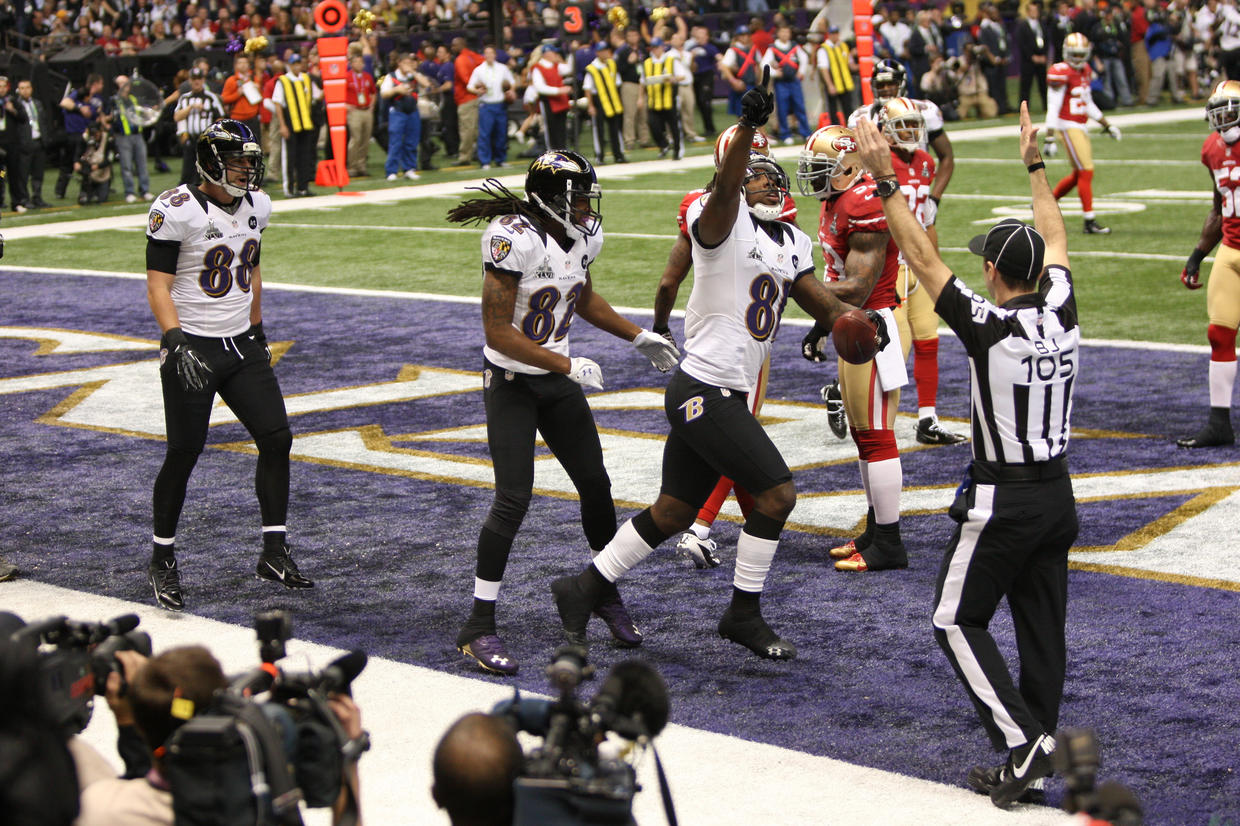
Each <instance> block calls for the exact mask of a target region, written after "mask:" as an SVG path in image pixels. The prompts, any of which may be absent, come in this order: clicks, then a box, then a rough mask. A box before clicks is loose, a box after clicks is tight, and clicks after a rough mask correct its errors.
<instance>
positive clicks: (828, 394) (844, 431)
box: [818, 379, 848, 439]
mask: <svg viewBox="0 0 1240 826" xmlns="http://www.w3.org/2000/svg"><path fill="white" fill-rule="evenodd" d="M818 393H819V395H821V396H822V400H823V402H825V403H826V405H827V426H828V427H830V428H831V432H832V433H834V434H835V438H837V439H846V438H848V416H847V414H845V413H844V396H843V394H841V393H840V380H839V379H836V380H835V381H833V382H831V383H830V384H828V385H827V386H826V387H824V388H822V389H821V390H819V391H818Z"/></svg>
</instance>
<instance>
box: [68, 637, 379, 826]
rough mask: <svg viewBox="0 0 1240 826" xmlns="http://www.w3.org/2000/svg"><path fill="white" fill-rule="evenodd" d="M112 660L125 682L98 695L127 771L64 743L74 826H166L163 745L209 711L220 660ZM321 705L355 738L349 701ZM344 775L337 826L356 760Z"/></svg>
mask: <svg viewBox="0 0 1240 826" xmlns="http://www.w3.org/2000/svg"><path fill="white" fill-rule="evenodd" d="M116 658H117V660H118V661H119V662H120V664H121V666H122V667H123V669H124V677H123V678H122V676H121V674H120V673H118V672H113V673H112V674H109V675H108V681H107V686H106V692H105V694H104V696H105V698H106V699H107V702H108V707H109V708H111V709H112V713H113V714H114V715H115V716H116V724H117V729H118V730H119V731H120V732H121V737H120V740H119V742H118V749H120V750H122V751H123V752H124V754H123V755H122V756H123V757H124V759H125V765H126V769H127V772H126V775H125V776H124V777H115V776H113V774H112V772H111V769H110V768H109V767H108V765H107V762H106V761H105V760H104V759H103V757H102V756H101V755H100V754H99V753H98V752H96V751H95V750H94V749H93V748H91V747H90V746H89V745H87V744H86V743H85V742H84V741H82V740H81V739H80V738H75V739H74V740H72V741H70V748H71V750H72V751H73V753H74V761H75V762H76V764H77V772H78V780H79V784H80V785H81V788H82V795H81V816H80V817H79V818H78V820H77V821H76V822H75V826H128V824H134V826H152V824H167V826H172V824H173V822H174V819H175V816H174V812H173V791H172V788H171V786H170V785H169V783H168V780H167V779H166V777H165V775H164V772H163V761H164V758H165V748H164V747H165V745H166V744H167V743H168V741H169V740H170V738H171V737H172V735H173V733H174V732H175V731H176V730H177V728H179V727H180V726H181V724H182V723H184V722H185V721H186V720H188V719H189V718H191V717H193V716H194V715H196V714H199V713H201V712H203V711H206V710H207V709H208V708H209V707H210V706H211V704H212V700H213V698H214V697H215V695H216V694H217V693H218V692H220V691H223V690H225V689H226V688H227V687H228V680H227V678H226V677H225V676H224V672H223V669H222V668H221V667H220V664H219V661H218V660H216V659H215V657H214V656H212V655H211V653H210V652H209V651H208V650H207V649H206V648H204V647H202V646H200V645H191V646H182V647H179V648H171V649H169V650H167V651H164V652H162V653H160V654H158V655H157V656H154V657H151V658H149V659H148V658H146V657H144V656H142V655H141V654H139V653H137V652H135V651H118V652H116ZM327 702H328V705H329V706H330V708H331V710H332V712H334V713H335V715H336V717H337V719H338V720H339V721H340V724H341V727H342V728H343V731H344V733H345V734H346V735H347V736H348V737H349V738H350V740H357V739H359V738H361V737H362V736H363V735H362V717H361V712H360V711H359V710H358V708H357V705H356V704H355V703H354V702H353V700H352V698H350V697H347V696H345V695H342V694H332V695H330V696H329V698H328V701H327ZM134 730H136V732H137V734H138V735H140V737H141V741H142V744H143V745H145V752H143V750H142V749H141V748H139V749H136V750H135V749H133V748H132V747H133V746H134V745H135V742H134V740H133V738H132V736H131V734H130V736H128V737H127V736H126V735H127V733H132V732H133V731H134ZM127 745H128V746H129V747H130V748H128V749H127V748H126V746H127ZM135 752H136V753H135ZM143 771H145V774H144V775H143ZM344 775H345V777H344V781H345V782H344V784H342V789H341V802H339V803H338V804H337V805H336V806H334V807H333V810H332V814H333V823H336V824H339V823H342V822H343V821H342V813H343V812H344V811H345V807H344V805H343V800H344V798H345V787H347V786H351V787H352V789H353V794H354V795H356V794H357V788H358V786H357V783H358V780H357V761H356V760H346V761H345V762H344ZM351 822H354V823H357V822H360V821H359V820H356V819H355V820H353V821H351Z"/></svg>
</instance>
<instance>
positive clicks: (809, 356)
mask: <svg viewBox="0 0 1240 826" xmlns="http://www.w3.org/2000/svg"><path fill="white" fill-rule="evenodd" d="M830 334H831V331H830V330H828V329H827V328H826V327H823V326H822V325H821V324H819V323H818V322H816V321H815V322H814V326H813V327H810V328H809V332H808V333H806V334H805V338H803V339H801V356H802V357H803V358H805V359H806V360H807V361H813V362H820V361H826V360H827V357H826V356H824V355H823V354H822V350H821V349H819V348H820V347H821V345H822V340H823V339H824V338H826V337H827V336H829V335H830Z"/></svg>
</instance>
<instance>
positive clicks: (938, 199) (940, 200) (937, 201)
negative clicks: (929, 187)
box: [930, 195, 943, 206]
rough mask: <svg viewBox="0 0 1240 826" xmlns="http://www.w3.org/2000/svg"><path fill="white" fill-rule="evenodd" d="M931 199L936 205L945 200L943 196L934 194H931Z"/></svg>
mask: <svg viewBox="0 0 1240 826" xmlns="http://www.w3.org/2000/svg"><path fill="white" fill-rule="evenodd" d="M930 200H931V201H934V205H935V206H938V205H939V204H940V203H942V201H943V199H942V198H936V197H934V196H933V195H931V196H930Z"/></svg>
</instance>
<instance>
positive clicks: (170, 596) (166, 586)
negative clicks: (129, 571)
mask: <svg viewBox="0 0 1240 826" xmlns="http://www.w3.org/2000/svg"><path fill="white" fill-rule="evenodd" d="M146 581H147V582H149V583H151V587H152V588H153V589H155V602H157V603H158V604H159V606H160V607H161V608H167V609H168V610H169V611H180V610H183V609H184V608H185V597H184V596H182V594H181V570H180V569H179V568H177V559H176V557H175V556H170V557H168V558H166V559H161V560H158V561H153V562H151V564H150V566H148V567H147V570H146Z"/></svg>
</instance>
